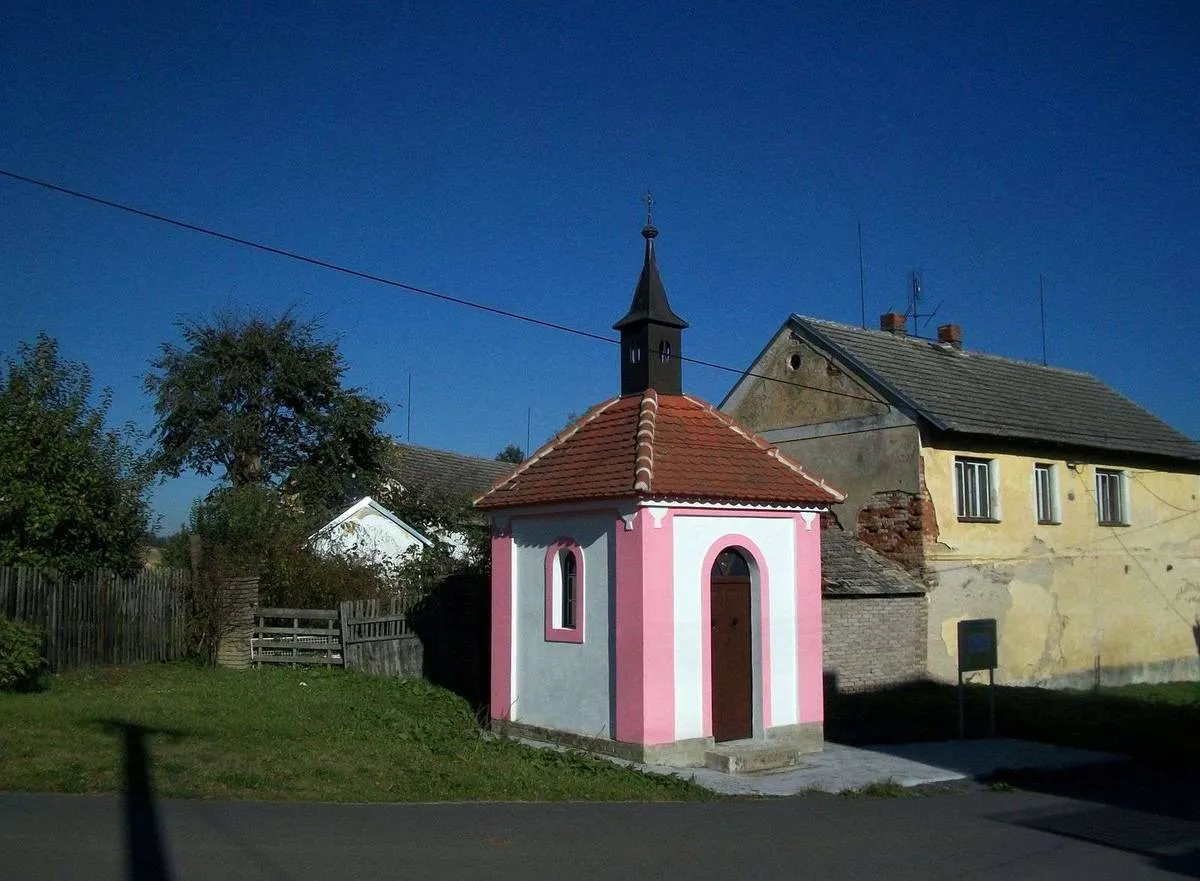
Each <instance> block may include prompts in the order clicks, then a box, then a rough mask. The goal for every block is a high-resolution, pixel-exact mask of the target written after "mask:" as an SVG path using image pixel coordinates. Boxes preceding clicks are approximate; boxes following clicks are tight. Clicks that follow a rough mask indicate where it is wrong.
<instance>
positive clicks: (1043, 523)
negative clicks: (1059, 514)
mask: <svg viewBox="0 0 1200 881" xmlns="http://www.w3.org/2000/svg"><path fill="white" fill-rule="evenodd" d="M1038 526H1062V521H1061V520H1039V521H1038Z"/></svg>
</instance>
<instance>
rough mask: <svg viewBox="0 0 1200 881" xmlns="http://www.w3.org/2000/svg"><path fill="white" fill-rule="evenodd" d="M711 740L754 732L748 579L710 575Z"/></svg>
mask: <svg viewBox="0 0 1200 881" xmlns="http://www.w3.org/2000/svg"><path fill="white" fill-rule="evenodd" d="M711 608H712V715H713V719H712V723H713V740H718V741H720V740H742V739H744V738H748V737H752V736H753V734H754V719H753V710H752V701H753V683H754V672H753V668H752V660H751V650H750V646H751V634H750V578H749V576H746V575H732V576H731V575H713V576H712V606H711Z"/></svg>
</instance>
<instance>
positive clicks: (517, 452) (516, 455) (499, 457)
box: [496, 444, 525, 465]
mask: <svg viewBox="0 0 1200 881" xmlns="http://www.w3.org/2000/svg"><path fill="white" fill-rule="evenodd" d="M496 461H497V462H512V463H513V464H514V465H520V464H521V463H522V462H524V461H525V451H524V450H522V449H521V448H520V447H518V446H517V445H516V444H509V445H508V446H507V447H505V448H504V449H503V450H501V451H500V452H498V453H497V454H496Z"/></svg>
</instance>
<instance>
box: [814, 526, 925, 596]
mask: <svg viewBox="0 0 1200 881" xmlns="http://www.w3.org/2000/svg"><path fill="white" fill-rule="evenodd" d="M821 592H822V593H824V594H826V595H828V596H872V595H874V596H881V595H886V596H896V595H904V594H914V595H916V594H924V593H925V588H924V587H923V586H922V585H921V583H920V582H919V581H917V580H916V579H915V578H913V577H912V576H911V575H909V574H908V572H907V571H905V569H904V567H903V566H901V565H900V564H898V563H894V562H893V561H891V560H889V559H888V558H887V557H885V556H883V554H880V553H879V552H877V551H875V550H873V549H872V548H869V547H867V545H865V544H864V543H863V542H861V541H860V540H859V539H857V538H855V537H854V536H853V535H851V534H850V533H847V532H843V531H842V530H840V529H825V530H822V532H821Z"/></svg>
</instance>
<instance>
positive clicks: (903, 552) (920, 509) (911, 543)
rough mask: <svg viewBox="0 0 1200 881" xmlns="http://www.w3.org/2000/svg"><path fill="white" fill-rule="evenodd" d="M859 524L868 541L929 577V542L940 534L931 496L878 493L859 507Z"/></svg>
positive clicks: (859, 535) (858, 531)
mask: <svg viewBox="0 0 1200 881" xmlns="http://www.w3.org/2000/svg"><path fill="white" fill-rule="evenodd" d="M857 526H858V529H857V533H858V537H859V539H861V540H862V541H863V543H864V544H866V545H868V546H869V547H871V548H873V549H874V550H876V551H878V552H879V553H881V554H883V555H884V556H885V557H888V558H889V559H892V560H895V561H896V562H897V563H899V564H900V565H901V566H903V567H904V568H905V569H907V570H908V571H909V572H910V573H911V574H912V575H915V576H916V577H918V578H921V579H922V580H924V579H925V577H926V575H927V571H926V567H925V543H926V540H931V541H932V540H936V539H937V535H938V528H937V517H936V515H935V514H934V511H933V505H932V503H931V502H930V501H929V498H928V496H926V495H925V494H923V493H908V492H903V491H901V490H893V491H891V492H883V493H875V495H873V496H872V497H871V499H870V501H868V502H867V503H866V504H865V505H863V506H862V508H860V509H859V512H858V524H857Z"/></svg>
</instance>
